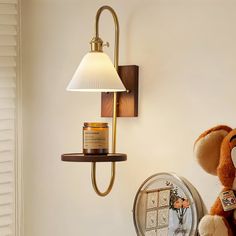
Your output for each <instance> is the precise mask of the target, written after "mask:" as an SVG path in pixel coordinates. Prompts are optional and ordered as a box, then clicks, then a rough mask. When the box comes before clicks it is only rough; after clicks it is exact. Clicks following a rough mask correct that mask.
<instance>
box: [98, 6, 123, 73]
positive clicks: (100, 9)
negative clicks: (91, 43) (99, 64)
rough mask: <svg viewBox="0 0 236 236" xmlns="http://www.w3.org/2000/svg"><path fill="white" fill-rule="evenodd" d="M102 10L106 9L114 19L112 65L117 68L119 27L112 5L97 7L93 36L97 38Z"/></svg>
mask: <svg viewBox="0 0 236 236" xmlns="http://www.w3.org/2000/svg"><path fill="white" fill-rule="evenodd" d="M104 10H108V11H109V12H110V13H111V14H112V17H113V19H114V25H115V47H114V66H115V68H116V70H118V60H119V35H120V28H119V21H118V17H117V15H116V12H115V11H114V9H113V8H112V7H110V6H102V7H100V8H99V9H98V11H97V14H96V18H95V37H96V38H99V19H100V16H101V13H102V12H103V11H104Z"/></svg>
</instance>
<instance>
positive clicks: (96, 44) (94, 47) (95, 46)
mask: <svg viewBox="0 0 236 236" xmlns="http://www.w3.org/2000/svg"><path fill="white" fill-rule="evenodd" d="M104 10H108V11H109V12H110V13H111V14H112V16H113V20H114V24H115V47H114V67H115V69H116V71H118V60H119V22H118V18H117V15H116V13H115V11H114V9H113V8H111V7H110V6H102V7H100V8H99V9H98V11H97V14H96V18H95V37H94V38H93V39H92V40H91V42H90V44H91V51H92V52H102V48H103V46H104V44H103V41H102V40H101V38H100V37H99V19H100V15H101V13H102V12H103V11H104ZM108 46H109V44H108ZM116 121H117V93H116V92H114V102H113V119H112V153H115V152H116ZM111 165H112V166H111V179H110V184H109V186H108V188H107V190H106V191H104V192H101V191H100V190H99V189H98V186H97V182H96V162H93V163H92V170H91V178H92V184H93V188H94V190H95V192H96V193H97V194H98V195H99V196H101V197H104V196H106V195H107V194H109V193H110V191H111V189H112V187H113V184H114V181H115V162H112V164H111Z"/></svg>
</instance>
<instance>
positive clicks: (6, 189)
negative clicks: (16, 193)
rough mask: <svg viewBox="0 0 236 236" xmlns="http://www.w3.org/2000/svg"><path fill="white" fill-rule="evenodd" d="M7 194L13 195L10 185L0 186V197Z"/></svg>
mask: <svg viewBox="0 0 236 236" xmlns="http://www.w3.org/2000/svg"><path fill="white" fill-rule="evenodd" d="M9 193H13V189H12V186H11V184H9V183H3V184H0V195H3V194H9Z"/></svg>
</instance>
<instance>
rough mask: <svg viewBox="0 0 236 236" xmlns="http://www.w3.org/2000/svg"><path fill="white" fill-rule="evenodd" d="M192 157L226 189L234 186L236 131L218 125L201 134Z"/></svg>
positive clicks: (235, 173) (235, 179)
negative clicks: (217, 178)
mask: <svg viewBox="0 0 236 236" xmlns="http://www.w3.org/2000/svg"><path fill="white" fill-rule="evenodd" d="M194 155H195V157H196V159H197V161H198V163H199V164H200V166H201V167H202V168H203V169H204V170H205V171H206V172H207V173H209V174H212V175H217V176H218V177H219V179H220V181H221V183H222V184H223V186H225V187H227V188H233V187H236V186H233V185H234V184H236V182H235V183H234V181H236V177H235V176H236V129H232V128H230V127H228V126H225V125H219V126H216V127H213V128H211V129H209V130H207V131H205V132H203V133H202V134H201V135H200V136H199V137H198V139H197V140H196V141H195V144H194Z"/></svg>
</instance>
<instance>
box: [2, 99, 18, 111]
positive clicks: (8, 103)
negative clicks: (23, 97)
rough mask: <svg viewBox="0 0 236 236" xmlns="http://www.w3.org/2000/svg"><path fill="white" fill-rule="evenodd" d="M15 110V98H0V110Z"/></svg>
mask: <svg viewBox="0 0 236 236" xmlns="http://www.w3.org/2000/svg"><path fill="white" fill-rule="evenodd" d="M9 108H15V100H14V98H0V109H9Z"/></svg>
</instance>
